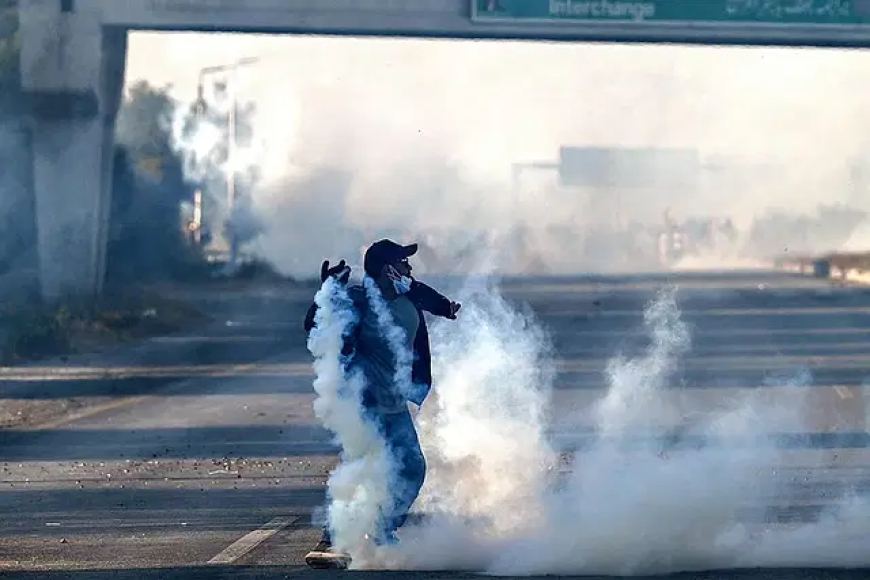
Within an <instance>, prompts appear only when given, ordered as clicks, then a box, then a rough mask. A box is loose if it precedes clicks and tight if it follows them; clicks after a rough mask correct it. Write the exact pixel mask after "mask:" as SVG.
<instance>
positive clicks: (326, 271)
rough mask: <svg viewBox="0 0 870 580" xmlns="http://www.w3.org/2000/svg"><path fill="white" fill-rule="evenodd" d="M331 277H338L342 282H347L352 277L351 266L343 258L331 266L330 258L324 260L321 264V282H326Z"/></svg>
mask: <svg viewBox="0 0 870 580" xmlns="http://www.w3.org/2000/svg"><path fill="white" fill-rule="evenodd" d="M330 277H332V278H335V279H337V280H338V281H339V282H340V283H341V284H347V281H348V280H349V279H350V266H348V265H347V264H346V263H345V261H344V260H342V261H340V262H339V263H338V264H336V265H335V266H333V267H332V268H330V267H329V260H323V263H322V264H321V265H320V282H321V283H323V282H326V279H327V278H330Z"/></svg>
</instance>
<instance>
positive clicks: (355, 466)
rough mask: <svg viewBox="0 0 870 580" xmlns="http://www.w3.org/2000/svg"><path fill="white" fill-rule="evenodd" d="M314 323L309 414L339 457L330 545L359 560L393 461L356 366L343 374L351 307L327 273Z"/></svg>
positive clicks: (385, 495)
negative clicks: (369, 414) (367, 411)
mask: <svg viewBox="0 0 870 580" xmlns="http://www.w3.org/2000/svg"><path fill="white" fill-rule="evenodd" d="M314 302H315V304H317V306H318V310H317V313H316V315H315V327H314V328H313V329H312V331H311V334H310V335H309V339H308V349H309V350H310V351H311V353H312V355H314V371H315V374H316V377H317V378H316V379H315V380H314V390H315V392H316V393H317V398H316V399H315V401H314V414H315V416H317V418H318V419H320V420H321V422H322V423H323V425H324V427H326V428H327V429H329V430H330V431H331V432H332V433H333V434H334V435H335V441H336V443H337V444H338V445H339V446H340V447H341V450H342V453H341V462H340V464H339V466H338V467H337V468H336V469H335V471H333V472H332V473H331V474H330V476H329V481H328V491H327V495H328V500H329V506H328V513H327V518H328V519H327V522H326V523H328V526H329V528H330V530H331V531H332V541H333V545H334V546H335V547H336V548H337V549H339V550H343V551H345V552H347V553H349V554H350V555H351V556H352V557H354V559H356V560H358V559H360V557H361V556H362V555H363V554H362V553H361V552H360V550H361V549H362V548H363V546H364V542H365V539H366V537H367V536H369V535H372V534H374V533H375V531H376V528H377V526H378V524H379V521H380V515H381V507H382V506H383V505H385V502H387V501H388V499H389V497H390V495H389V478H390V475H391V469H392V464H391V461H390V460H389V456H388V453H387V449H386V446H385V444H384V440H383V438H382V437H381V436H380V434H379V433H378V429H377V426H376V425H375V424H373V423H372V422H371V421H370V420H368V419H367V418H365V416H364V415H363V413H362V409H361V405H360V401H361V396H362V391H363V388H364V386H365V382H364V378H363V376H362V375H361V374H360V373H359V372H355V373H350V374H345V369H344V367H343V365H342V362H341V361H342V354H341V352H342V345H343V340H344V335H345V332H346V330H347V329H348V328H349V327H350V326H351V325H352V324H353V323H354V322H355V317H356V316H357V315H356V312H355V310H354V308H353V304H352V302H351V300H350V297H349V296H348V295H347V291H346V290H345V289H344V288H343V287H342V286H341V285H340V284H338V283H337V282H336V281H335V280H333V279H332V278H329V279H327V280H326V282H324V284H323V286H322V287H321V288H320V290H319V291H318V292H317V294H316V295H315V297H314Z"/></svg>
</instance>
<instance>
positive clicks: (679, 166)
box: [559, 147, 701, 189]
mask: <svg viewBox="0 0 870 580" xmlns="http://www.w3.org/2000/svg"><path fill="white" fill-rule="evenodd" d="M700 176H701V157H700V155H699V153H698V152H697V151H696V150H694V149H669V148H660V147H648V148H647V147H645V148H632V147H618V148H616V147H561V148H560V149H559V182H560V184H561V185H562V186H563V187H589V188H608V189H649V188H662V187H679V188H682V189H695V188H697V187H698V185H699V183H700Z"/></svg>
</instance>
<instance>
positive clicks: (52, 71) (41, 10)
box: [19, 0, 127, 301]
mask: <svg viewBox="0 0 870 580" xmlns="http://www.w3.org/2000/svg"><path fill="white" fill-rule="evenodd" d="M19 16H20V27H21V29H20V30H21V81H22V88H23V89H24V91H25V94H26V98H27V99H28V102H29V103H30V105H29V112H30V115H31V128H32V135H33V139H32V143H33V156H32V159H33V184H34V190H35V191H34V193H35V195H36V222H37V224H36V225H37V240H38V254H39V275H40V286H41V289H42V293H43V296H44V298H46V299H47V300H51V301H55V300H59V299H63V298H65V297H70V296H85V297H88V296H95V295H97V294H98V293H99V292H100V290H101V288H102V282H103V275H104V270H105V260H106V258H105V256H106V251H105V247H106V240H107V230H108V227H107V221H108V216H109V205H110V204H109V202H110V199H111V176H112V163H113V157H114V156H113V149H114V127H115V115H116V113H117V110H118V106H119V104H120V100H121V97H122V91H123V80H124V66H125V62H126V39H127V33H126V31H125V30H123V29H111V28H104V27H103V26H102V23H101V22H100V18H99V17H100V15H99V14H98V13H96V14H95V13H93V12H89V11H76V4H75V2H74V1H70V0H22V1H21V2H20V3H19Z"/></svg>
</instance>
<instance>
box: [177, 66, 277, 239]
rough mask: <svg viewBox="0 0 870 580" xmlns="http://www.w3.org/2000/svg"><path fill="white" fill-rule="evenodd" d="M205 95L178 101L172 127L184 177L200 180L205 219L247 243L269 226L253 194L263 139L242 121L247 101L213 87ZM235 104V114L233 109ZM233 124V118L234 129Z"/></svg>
mask: <svg viewBox="0 0 870 580" xmlns="http://www.w3.org/2000/svg"><path fill="white" fill-rule="evenodd" d="M240 84H241V83H240ZM232 90H238V88H237V87H232ZM207 96H208V98H207V99H206V95H203V99H204V101H203V102H202V103H192V104H191V103H186V102H184V103H181V104H180V105H179V106H178V107H177V109H176V111H175V116H174V117H173V119H172V127H171V130H172V136H173V144H174V146H175V149H176V152H177V153H178V154H180V155H181V158H182V161H183V168H184V173H185V178H187V179H188V180H190V181H191V182H193V183H198V184H199V185H200V187H201V188H202V190H203V193H204V195H205V197H206V199H207V201H206V203H205V204H204V209H205V214H206V219H205V220H204V222H205V223H206V225H207V226H211V229H212V230H213V231H214V230H217V231H218V232H219V233H221V234H223V235H224V236H225V237H226V238H227V239H228V240H229V239H230V237H231V236H233V235H234V236H235V237H236V240H237V241H238V243H240V244H247V243H249V242H251V241H253V240H255V239H256V238H257V237H259V236H260V235H261V234H263V233H264V232H265V231H266V230H267V224H266V222H265V221H264V219H263V218H262V217H261V215H260V214H259V212H258V211H257V209H256V206H255V204H254V202H253V200H252V197H253V192H254V190H255V188H256V186H257V182H258V178H259V167H260V157H261V156H262V155H263V144H262V143H261V142H260V141H258V140H256V139H254V138H253V136H252V135H250V127H247V126H246V123H245V122H244V121H247V120H248V118H250V117H251V116H252V115H253V110H252V107H251V106H250V104H249V103H248V104H245V103H241V104H240V103H239V102H238V101H236V102H234V101H233V96H232V94H231V93H230V92H228V91H226V90H220V89H215V90H214V91H213V93H212V94H208V95H207ZM198 107H200V108H198ZM232 107H235V108H236V115H235V116H232V115H231V114H230V109H231V108H232ZM239 117H242V118H243V120H242V121H240V120H239ZM230 124H234V130H233V131H232V132H231V131H230ZM230 181H232V182H233V185H232V188H233V192H232V207H230V206H229V203H230V184H229V183H230Z"/></svg>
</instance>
